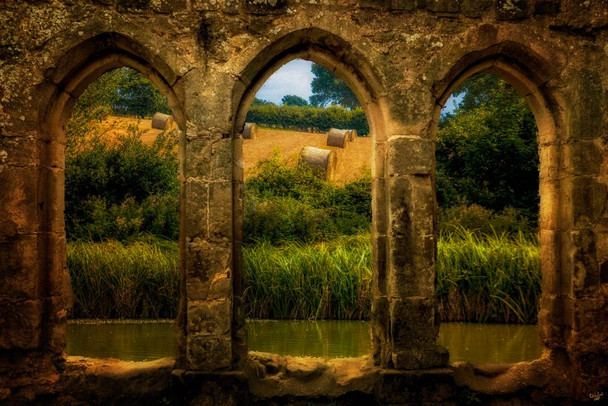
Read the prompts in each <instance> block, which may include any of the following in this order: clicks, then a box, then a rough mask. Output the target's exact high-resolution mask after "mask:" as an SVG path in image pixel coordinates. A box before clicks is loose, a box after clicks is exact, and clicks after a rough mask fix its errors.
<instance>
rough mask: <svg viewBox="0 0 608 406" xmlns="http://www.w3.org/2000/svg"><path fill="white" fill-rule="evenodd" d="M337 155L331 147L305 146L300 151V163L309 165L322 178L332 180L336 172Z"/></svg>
mask: <svg viewBox="0 0 608 406" xmlns="http://www.w3.org/2000/svg"><path fill="white" fill-rule="evenodd" d="M336 163H337V156H336V153H335V152H334V151H332V150H329V149H321V148H316V147H304V148H302V152H301V153H300V164H305V165H308V166H309V167H310V168H311V169H312V171H313V173H314V174H315V175H317V176H318V177H320V178H323V179H326V180H331V179H332V178H333V176H334V173H335V172H336Z"/></svg>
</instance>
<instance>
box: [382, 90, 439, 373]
mask: <svg viewBox="0 0 608 406" xmlns="http://www.w3.org/2000/svg"><path fill="white" fill-rule="evenodd" d="M391 96H392V97H396V98H398V99H396V100H395V101H393V112H394V115H395V116H396V117H400V118H401V120H402V123H401V124H399V125H397V124H393V125H392V126H391V127H392V128H393V131H392V134H390V135H388V140H387V161H386V175H387V178H386V184H387V190H388V201H387V203H388V218H389V221H388V224H387V228H388V229H387V252H388V255H387V276H386V281H387V297H388V319H389V336H390V337H389V338H390V360H389V366H392V367H393V368H396V369H421V368H432V367H438V366H443V365H446V364H447V361H448V354H447V352H446V351H445V350H444V349H442V348H441V347H439V346H438V345H437V344H436V341H437V335H438V333H439V321H440V320H439V314H438V311H437V299H436V297H435V281H436V271H435V259H436V250H437V240H436V210H437V205H436V198H435V182H434V167H435V142H434V140H431V139H429V138H428V135H427V131H426V129H427V128H429V124H430V123H431V121H432V112H433V108H434V105H433V102H432V100H433V98H432V97H431V96H430V92H429V91H428V89H425V88H416V87H410V88H403V89H395V91H394V92H393V94H392V95H391Z"/></svg>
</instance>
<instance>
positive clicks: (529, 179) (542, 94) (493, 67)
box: [431, 46, 564, 362]
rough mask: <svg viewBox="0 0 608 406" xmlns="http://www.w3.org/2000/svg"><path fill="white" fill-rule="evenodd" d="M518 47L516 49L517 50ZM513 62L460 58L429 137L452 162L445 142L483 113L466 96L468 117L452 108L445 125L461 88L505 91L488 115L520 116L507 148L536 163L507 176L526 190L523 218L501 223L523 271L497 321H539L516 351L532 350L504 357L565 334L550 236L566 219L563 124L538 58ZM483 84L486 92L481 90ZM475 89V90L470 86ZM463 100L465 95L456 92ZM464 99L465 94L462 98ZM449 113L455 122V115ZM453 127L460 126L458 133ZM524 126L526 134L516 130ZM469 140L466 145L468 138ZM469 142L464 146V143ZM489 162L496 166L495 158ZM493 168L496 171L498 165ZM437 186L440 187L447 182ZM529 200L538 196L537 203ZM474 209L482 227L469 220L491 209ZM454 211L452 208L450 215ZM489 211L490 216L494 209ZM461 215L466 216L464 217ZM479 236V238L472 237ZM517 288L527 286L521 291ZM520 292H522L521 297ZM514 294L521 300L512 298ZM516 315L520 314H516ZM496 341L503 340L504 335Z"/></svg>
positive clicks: (556, 252)
mask: <svg viewBox="0 0 608 406" xmlns="http://www.w3.org/2000/svg"><path fill="white" fill-rule="evenodd" d="M505 50H506V51H505V52H506V53H507V54H509V52H508V51H513V50H511V49H510V48H509V46H506V47H505ZM518 51H519V52H521V50H519V49H518ZM520 56H521V55H520ZM524 59H526V58H524ZM517 61H518V58H516V57H513V58H512V57H507V56H499V57H492V56H490V57H487V56H485V57H481V58H480V60H478V61H473V62H471V61H468V62H466V63H467V64H468V65H469V67H468V68H465V69H460V70H459V71H458V70H457V69H454V70H455V71H456V72H457V73H456V74H453V75H452V76H451V77H452V79H451V80H452V82H451V83H450V84H449V85H448V86H446V87H444V91H443V93H441V94H442V95H441V97H439V98H438V103H437V106H436V108H435V116H434V123H433V127H432V129H431V131H432V134H433V136H434V139H435V140H436V142H437V144H438V147H437V150H436V159H437V160H438V161H441V160H442V159H443V160H444V161H447V160H448V159H455V160H457V159H458V157H454V156H453V154H452V155H451V156H450V152H449V150H450V148H451V149H454V144H452V145H449V144H450V142H453V140H454V135H455V134H454V131H455V130H456V132H457V131H461V134H460V136H461V137H467V136H468V135H465V134H463V133H462V130H463V129H464V128H466V127H467V125H468V126H469V127H470V129H472V128H473V127H474V126H475V124H480V123H483V122H484V120H485V119H487V117H471V114H470V111H471V110H474V109H473V108H471V107H472V106H471V105H470V103H471V102H472V100H471V98H469V99H468V100H465V102H466V103H469V105H467V106H462V105H461V107H464V110H468V113H469V114H468V116H463V115H462V111H459V112H457V113H459V114H460V116H461V117H458V119H459V120H462V121H461V122H460V123H456V124H455V122H454V120H451V122H450V120H446V117H445V115H443V113H442V112H443V111H445V109H446V107H447V109H452V110H453V109H454V108H455V105H454V101H453V99H452V98H450V96H451V95H452V93H453V92H454V91H456V93H457V94H458V92H459V91H462V90H461V89H463V88H464V89H468V90H471V89H472V91H480V90H481V91H482V92H487V93H488V94H491V92H492V90H491V89H494V93H496V92H495V89H497V88H498V89H499V90H500V89H502V90H501V92H502V94H508V93H510V94H511V96H510V102H508V101H507V102H503V103H501V104H496V106H500V105H502V106H504V110H502V111H495V113H494V114H495V116H496V115H502V116H503V117H508V115H509V114H510V113H512V112H513V111H516V112H518V114H517V115H516V116H513V117H514V119H517V118H519V120H520V121H519V123H517V125H516V127H517V128H519V129H520V131H519V132H515V133H514V134H517V138H518V139H521V141H517V142H516V144H514V145H513V147H515V148H519V149H520V152H519V155H520V156H519V158H524V156H528V158H527V159H523V161H521V162H522V163H525V162H526V161H528V162H530V161H531V162H533V163H534V165H529V164H525V167H524V168H520V170H521V169H523V171H521V173H519V175H513V176H512V177H516V179H512V181H513V182H512V183H513V185H514V187H511V189H510V190H511V191H513V190H517V188H519V189H521V191H522V192H523V193H526V194H527V195H528V199H527V200H528V203H527V204H522V206H528V209H527V211H528V213H523V217H522V218H521V219H520V220H517V212H516V211H510V210H509V213H508V214H509V215H511V216H512V215H515V218H512V219H508V218H504V219H503V220H508V221H507V223H508V222H513V225H514V226H515V227H514V228H515V229H517V233H518V235H517V237H515V238H511V241H514V242H515V245H513V246H512V248H514V250H513V254H514V257H513V258H517V260H518V261H521V262H522V263H521V265H519V266H517V267H515V268H514V270H519V269H520V268H525V269H526V271H525V272H524V273H523V274H520V273H519V272H518V274H517V275H513V277H512V278H511V280H516V281H517V282H516V283H517V284H518V285H519V287H518V289H517V290H516V291H515V292H514V293H513V294H511V295H509V297H510V299H509V300H513V302H512V304H510V305H509V304H508V301H503V303H504V305H505V306H508V307H510V308H511V310H509V311H505V312H503V315H504V317H503V318H507V314H510V316H508V317H511V318H513V320H515V321H516V322H519V323H522V322H524V323H525V322H528V323H530V322H537V326H536V331H534V334H532V333H529V334H528V335H529V338H527V339H526V341H527V342H526V343H522V344H521V345H520V346H519V348H522V346H523V345H526V346H527V348H526V350H529V351H530V352H529V353H528V354H523V353H521V354H518V355H517V356H516V357H515V358H513V359H510V360H507V361H502V362H517V361H524V360H525V361H531V360H533V359H537V358H539V357H541V356H542V357H547V356H549V354H550V353H551V350H552V349H555V348H556V347H557V346H558V345H556V343H559V342H561V341H562V340H563V338H564V337H563V336H561V332H560V327H559V326H560V325H561V324H562V321H561V317H562V316H561V314H562V311H563V310H562V309H561V306H562V304H561V303H560V300H559V293H558V292H559V291H560V287H559V285H560V283H561V282H559V280H560V279H561V278H563V277H564V275H562V274H561V272H560V265H559V262H560V242H559V240H558V239H556V238H555V237H556V235H559V230H560V228H561V227H564V225H563V221H564V220H562V218H561V216H562V213H560V211H559V204H560V203H559V202H560V194H559V187H560V185H559V184H560V182H559V179H558V177H557V173H558V171H559V168H560V165H561V164H560V158H559V154H560V145H559V141H558V140H559V139H561V138H562V137H563V133H564V129H563V126H562V125H561V123H562V122H563V121H562V117H561V113H560V109H559V108H558V102H557V101H556V100H555V99H554V98H553V97H552V95H551V93H550V92H549V91H548V90H547V85H546V82H544V80H543V79H542V78H543V75H544V74H545V73H546V66H544V65H543V64H542V63H540V62H538V61H537V65H536V66H535V70H529V69H527V68H526V66H528V65H527V64H520V63H518V62H517ZM484 81H485V84H486V85H488V87H489V89H488V88H484V86H483V85H484ZM467 85H468V86H467ZM475 86H478V87H477V88H475ZM497 86H498V87H497ZM505 92H507V93H505ZM461 97H463V96H462V93H461ZM464 97H466V95H465V96H464ZM451 103H452V104H451ZM450 104H451V106H450ZM482 104H483V103H482ZM509 109H510V110H509ZM482 111H483V109H482V110H479V111H477V112H476V113H481V112H482ZM487 113H488V112H487V111H485V112H484V113H483V114H487ZM496 113H498V114H496ZM451 118H452V119H453V118H454V117H451ZM466 120H469V122H468V123H464V121H466ZM446 123H447V124H446ZM486 124H487V121H486ZM510 125H511V124H509V122H507V124H506V125H505V127H508V126H510ZM446 126H451V128H446ZM458 126H460V127H462V128H460V130H458ZM522 129H523V130H526V131H525V132H523V133H522V131H521V130H522ZM502 130H504V128H502V129H501V131H502ZM471 131H478V132H479V131H481V132H483V131H486V132H487V129H480V128H477V129H476V130H471ZM534 133H536V137H533V134H534ZM526 134H527V135H526ZM446 135H448V139H446V138H443V139H442V138H441V137H442V136H444V137H445V136H446ZM449 137H452V141H450V140H449ZM461 141H462V140H461ZM503 141H504V139H500V142H501V143H502V142H503ZM470 142H471V143H472V142H473V141H470ZM469 146H470V145H468V146H467V147H469ZM461 147H462V144H461ZM522 148H523V149H522ZM497 152H500V153H501V154H504V156H503V157H502V158H500V159H504V158H508V157H509V153H508V152H507V151H505V150H504V148H503V150H502V151H497ZM452 153H453V151H452ZM522 153H523V155H522ZM497 157H498V156H497ZM497 159H498V158H497ZM498 162H500V160H498ZM492 163H493V164H494V163H496V162H492ZM451 164H455V162H452V163H451ZM449 165H450V164H448V166H449ZM502 167H503V169H502V170H503V171H504V172H506V171H508V170H509V169H510V163H509V164H506V163H505V164H504V165H502ZM461 169H462V168H461ZM485 169H487V168H483V167H480V168H479V171H480V172H481V175H480V177H482V176H483V171H484V170H485ZM496 169H497V170H498V167H497V168H496ZM511 169H515V168H511ZM442 170H444V171H445V170H446V167H445V164H444V163H443V168H442V162H438V164H437V172H436V181H437V193H438V194H441V193H445V192H446V191H445V190H443V191H442V185H441V184H440V183H441V182H442V179H441V177H442V176H443V177H445V176H446V174H445V173H443V174H442V173H440V172H441V171H442ZM448 170H449V169H448ZM502 175H505V174H504V173H502V172H501V176H502ZM444 180H445V179H444ZM477 181H479V179H477ZM503 183H504V182H503ZM443 186H444V189H445V185H443ZM535 190H536V191H537V195H536V194H535V193H534V191H535ZM446 197H447V196H438V200H439V204H440V205H441V203H442V201H443V203H444V204H445V205H446V206H449V203H448V202H446ZM534 198H536V199H538V200H536V202H535V201H534ZM501 199H502V200H503V203H506V200H507V198H506V195H505V196H503V197H502V198H501ZM522 203H523V201H522ZM535 207H536V208H537V211H536V212H534V208H535ZM469 210H470V207H469ZM456 211H457V210H456ZM465 211H466V210H465ZM473 211H477V212H476V213H469V215H470V216H469V219H467V220H468V221H469V222H470V223H471V222H472V223H473V224H472V225H473V226H474V227H477V228H483V227H484V226H483V225H482V224H480V219H479V218H478V219H476V220H471V217H475V216H481V217H484V216H486V215H487V214H490V213H489V212H485V213H484V211H483V210H482V209H481V208H474V210H473ZM454 213H455V212H453V213H452V214H454ZM494 213H496V212H494ZM493 215H494V216H495V215H496V214H493ZM520 215H521V214H520ZM491 216H492V215H490V217H486V218H487V219H490V218H491ZM446 217H448V218H446ZM449 217H450V216H449V215H448V216H445V212H444V218H443V219H440V221H439V223H440V224H439V235H440V236H441V232H442V230H441V228H442V225H441V222H442V221H441V220H443V222H444V224H443V226H444V228H449V226H450V224H448V225H447V226H446V224H445V222H446V221H447V222H448V223H449V221H450V220H454V218H452V219H450V218H449ZM452 217H454V216H452ZM456 217H458V216H456ZM463 217H466V215H465V216H463ZM507 217H508V216H507ZM482 222H483V221H482ZM490 222H491V221H490ZM456 223H458V221H456ZM469 225H471V224H469ZM504 225H506V224H503V226H504ZM486 226H487V224H486ZM496 226H497V225H495V227H496ZM522 226H523V227H522ZM524 229H525V230H524ZM492 232H493V233H494V234H497V233H495V232H494V230H492ZM504 233H505V234H508V233H509V231H506V230H504ZM526 233H527V234H528V236H527V237H524V238H522V234H526ZM465 234H466V233H465ZM499 236H500V235H499ZM439 240H441V237H439ZM477 241H480V240H479V239H477ZM509 244H510V243H509V241H508V240H505V241H504V242H503V243H502V244H501V245H502V246H503V247H504V246H508V245H509ZM516 251H519V252H520V254H519V255H516V254H515V252H516ZM439 256H441V253H439ZM526 258H527V260H526ZM499 271H500V272H504V270H503V269H500V270H499ZM444 273H445V272H444ZM518 277H525V279H524V280H520V279H517V278H518ZM442 282H445V281H442ZM440 284H441V282H440ZM523 286H525V287H526V288H525V289H522V287H523ZM523 292H527V293H525V294H524V293H523ZM439 293H441V292H439ZM443 293H446V292H443ZM485 293H488V292H485ZM518 295H519V298H517V297H516V296H518ZM495 296H497V295H495ZM452 299H454V298H452ZM440 301H441V298H440ZM532 303H534V305H531V304H532ZM524 308H527V310H524ZM515 313H519V314H518V315H516V314H515ZM505 328H506V327H505ZM505 331H506V330H505ZM539 336H540V337H539ZM502 338H504V334H503V337H502ZM538 340H540V347H538V345H537V344H538ZM490 345H491V344H490ZM517 358H518V359H517ZM472 362H474V361H472ZM478 362H479V361H478ZM485 362H488V361H485Z"/></svg>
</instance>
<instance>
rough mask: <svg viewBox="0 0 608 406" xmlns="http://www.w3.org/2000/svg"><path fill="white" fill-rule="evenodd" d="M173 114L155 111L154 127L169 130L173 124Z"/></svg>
mask: <svg viewBox="0 0 608 406" xmlns="http://www.w3.org/2000/svg"><path fill="white" fill-rule="evenodd" d="M173 123H174V121H173V116H170V115H169V114H163V113H158V112H156V113H154V116H153V117H152V128H158V129H159V130H168V129H170V128H171V127H172V126H173Z"/></svg>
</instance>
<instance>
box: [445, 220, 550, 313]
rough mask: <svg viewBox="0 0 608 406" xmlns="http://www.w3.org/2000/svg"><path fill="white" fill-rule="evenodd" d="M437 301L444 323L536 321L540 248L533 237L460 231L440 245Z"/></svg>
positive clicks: (538, 298) (446, 237)
mask: <svg viewBox="0 0 608 406" xmlns="http://www.w3.org/2000/svg"><path fill="white" fill-rule="evenodd" d="M437 251H438V252H437V292H436V293H437V297H438V299H439V313H440V316H441V319H442V320H443V321H470V322H482V323H483V322H487V323H490V322H499V323H535V322H536V317H537V313H538V310H539V305H540V293H541V287H540V281H541V274H540V249H539V244H538V240H537V238H536V237H535V236H534V235H531V234H524V233H518V234H514V235H507V234H500V235H497V234H494V235H479V234H476V233H474V232H471V231H467V230H464V229H460V230H458V231H457V232H454V233H450V234H447V235H443V236H441V237H440V238H439V243H438V246H437Z"/></svg>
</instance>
